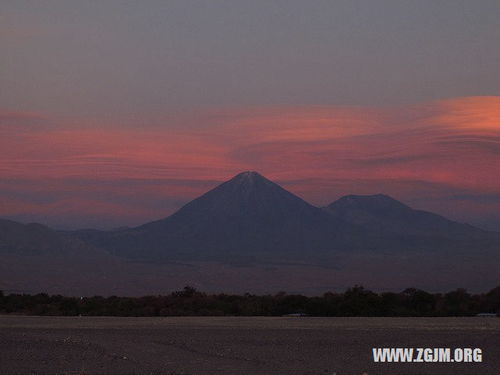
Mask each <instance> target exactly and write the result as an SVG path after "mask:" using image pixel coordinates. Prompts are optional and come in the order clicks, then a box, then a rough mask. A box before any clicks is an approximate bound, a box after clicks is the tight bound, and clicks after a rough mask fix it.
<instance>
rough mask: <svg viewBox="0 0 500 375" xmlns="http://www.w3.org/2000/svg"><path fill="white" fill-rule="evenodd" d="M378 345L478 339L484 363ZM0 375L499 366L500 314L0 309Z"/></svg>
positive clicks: (357, 373)
mask: <svg viewBox="0 0 500 375" xmlns="http://www.w3.org/2000/svg"><path fill="white" fill-rule="evenodd" d="M372 347H430V348H434V347H450V348H457V347H459V348H460V347H467V348H468V347H472V348H476V347H477V348H481V349H482V350H483V362H482V363H406V364H401V363H400V364H397V363H374V362H373V359H372V351H371V348H372ZM0 374H172V375H174V374H175V375H180V374H185V375H187V374H200V375H201V374H203V375H205V374H206V375H211V374H231V375H234V374H244V375H245V374H256V375H267V374H270V375H271V374H272V375H274V374H276V375H281V374H283V375H285V374H286V375H290V374H294V375H302V374H303V375H306V374H307V375H320V374H322V375H332V374H336V375H344V374H352V375H362V374H369V375H372V374H389V375H390V374H419V375H423V374H461V375H462V374H492V375H493V374H495V375H497V374H500V319H498V318H302V317H301V318H236V317H228V318H225V317H224V318H220V317H218V318H215V317H214V318H212V317H207V318H200V317H193V318H110V317H106V318H103V317H98V318H94V317H22V316H0Z"/></svg>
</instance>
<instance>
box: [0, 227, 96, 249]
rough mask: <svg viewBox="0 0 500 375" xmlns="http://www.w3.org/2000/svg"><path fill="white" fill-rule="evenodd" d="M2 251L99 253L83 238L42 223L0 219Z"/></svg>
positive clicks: (0, 247)
mask: <svg viewBox="0 0 500 375" xmlns="http://www.w3.org/2000/svg"><path fill="white" fill-rule="evenodd" d="M0 253H4V254H13V255H75V254H90V253H99V252H98V251H96V249H94V248H92V247H91V246H88V245H87V244H85V243H84V242H82V241H81V240H79V239H77V238H74V237H69V236H67V235H65V234H62V233H60V232H57V231H55V230H53V229H50V228H48V227H46V226H44V225H42V224H37V223H30V224H21V223H18V222H15V221H12V220H4V219H0Z"/></svg>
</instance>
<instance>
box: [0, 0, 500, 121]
mask: <svg viewBox="0 0 500 375" xmlns="http://www.w3.org/2000/svg"><path fill="white" fill-rule="evenodd" d="M0 11H1V13H0V33H1V37H0V38H1V39H0V45H1V49H2V57H1V67H0V82H1V90H0V107H1V108H2V109H8V110H16V111H32V112H42V113H49V114H56V115H65V116H77V117H79V116H90V117H95V116H97V117H99V116H111V117H114V116H118V117H120V116H128V115H147V114H152V115H156V114H162V113H165V112H171V111H185V110H187V111H189V110H193V109H202V108H207V107H208V108H210V107H218V108H221V107H222V108H228V107H245V106H268V105H271V106H273V105H285V106H286V105H318V104H319V105H329V104H334V105H399V104H407V103H414V102H422V101H428V100H434V99H440V98H449V97H457V96H472V95H499V94H500V22H499V19H500V1H498V0H491V1H489V0H479V1H463V0H448V1H436V0H432V1H427V0H419V1H414V0H412V1H404V0H394V1H392V0H382V1H355V0H348V1H333V0H330V1H320V0H313V1H305V0H304V1H298V0H283V1H256V0H255V1H238V0H230V1H192V0H181V1H111V0H108V1H66V0H65V1H21V0H19V1H2V2H1V5H0Z"/></svg>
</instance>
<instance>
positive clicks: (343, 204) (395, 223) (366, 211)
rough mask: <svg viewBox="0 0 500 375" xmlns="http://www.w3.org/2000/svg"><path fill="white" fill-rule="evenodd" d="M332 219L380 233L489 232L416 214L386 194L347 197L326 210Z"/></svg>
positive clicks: (450, 234)
mask: <svg viewBox="0 0 500 375" xmlns="http://www.w3.org/2000/svg"><path fill="white" fill-rule="evenodd" d="M325 210H326V211H327V212H329V213H330V214H331V215H332V216H334V217H336V218H338V219H341V220H345V221H347V222H349V223H352V224H356V225H360V226H362V227H363V228H369V229H370V230H376V231H378V232H379V233H380V232H385V233H393V234H400V235H418V236H427V237H431V236H442V237H450V238H455V239H458V238H464V237H467V238H470V237H481V236H484V235H485V234H486V231H483V230H481V229H478V228H475V227H473V226H471V225H469V224H462V223H457V222H454V221H451V220H449V219H446V218H445V217H443V216H440V215H436V214H434V213H431V212H427V211H421V210H415V209H413V208H411V207H409V206H407V205H405V204H403V203H401V202H399V201H397V200H396V199H394V198H391V197H389V196H387V195H384V194H376V195H347V196H345V197H342V198H340V199H339V200H337V201H335V202H333V203H332V204H330V205H328V206H327V207H325Z"/></svg>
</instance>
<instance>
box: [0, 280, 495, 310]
mask: <svg viewBox="0 0 500 375" xmlns="http://www.w3.org/2000/svg"><path fill="white" fill-rule="evenodd" d="M0 313H2V314H25V315H65V316H78V315H88V316H222V315H234V316H282V315H287V314H304V315H308V316H473V315H476V314H478V313H496V314H500V287H497V288H495V289H493V290H491V291H490V292H488V293H485V294H469V293H467V291H466V290H465V289H457V290H455V291H452V292H449V293H444V294H442V293H437V294H431V293H427V292H425V291H423V290H417V289H406V290H404V291H403V292H401V293H379V294H377V293H374V292H371V291H369V290H366V289H364V288H363V287H361V286H355V287H353V288H349V289H348V290H346V291H345V292H344V293H331V292H328V293H325V294H323V295H322V296H320V297H306V296H302V295H289V294H286V293H284V292H281V293H278V294H275V295H264V296H257V295H252V294H245V295H228V294H216V295H209V294H205V293H202V292H199V291H197V290H196V289H194V288H192V287H189V286H188V287H185V288H184V290H182V291H178V292H173V293H171V294H170V295H167V296H146V297H116V296H111V297H106V298H105V297H100V296H95V297H82V298H79V297H64V296H61V295H53V296H49V295H47V294H44V293H42V294H36V295H29V294H9V295H4V294H3V293H2V292H1V291H0Z"/></svg>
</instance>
